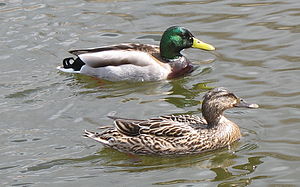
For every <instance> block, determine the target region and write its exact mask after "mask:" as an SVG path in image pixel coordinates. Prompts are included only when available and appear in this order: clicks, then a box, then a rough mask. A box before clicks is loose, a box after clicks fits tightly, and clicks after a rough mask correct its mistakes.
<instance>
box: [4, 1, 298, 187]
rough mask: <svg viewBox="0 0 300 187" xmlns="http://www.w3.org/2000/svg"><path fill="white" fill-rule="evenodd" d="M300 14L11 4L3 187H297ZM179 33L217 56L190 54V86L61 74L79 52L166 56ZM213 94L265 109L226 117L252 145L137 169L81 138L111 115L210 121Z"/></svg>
mask: <svg viewBox="0 0 300 187" xmlns="http://www.w3.org/2000/svg"><path fill="white" fill-rule="evenodd" d="M299 7H300V3H299V1H298V0H287V1H280V0H278V1H263V0H237V1H231V0H222V1H216V0H204V1H184V0H183V1H169V0H166V1H162V0H159V1H145V0H140V1H136V0H85V1H84V0H69V1H59V0H48V1H39V0H32V1H22V0H4V1H1V2H0V13H1V14H0V15H1V16H0V19H1V22H0V26H1V30H0V33H1V35H0V41H1V45H0V51H1V53H0V62H1V65H2V67H1V73H0V119H1V120H0V127H1V130H0V142H1V144H2V145H1V148H0V149H1V151H0V170H1V173H0V184H1V186H57V185H59V186H74V185H75V186H92V185H97V186H108V185H111V186H267V185H269V186H276V185H280V186H297V185H298V184H299V183H300V179H299V172H300V169H299V168H300V167H299V166H300V140H299V131H298V130H299V128H300V127H299V122H300V117H299V116H300V110H299V109H300V86H299V73H300V65H299V62H300V51H299V48H300V42H299V41H300V40H299V38H300V24H299V23H300V22H299V20H300V8H299ZM172 25H180V26H184V27H186V28H188V29H189V30H190V31H191V32H192V33H193V34H194V35H195V37H197V38H199V39H201V40H203V41H205V42H208V43H210V44H213V45H214V46H215V47H216V49H217V50H216V51H214V52H205V51H200V50H197V49H187V50H185V51H184V54H185V55H186V56H187V57H188V58H189V59H190V60H191V61H192V62H193V63H194V64H195V65H196V66H197V67H198V68H197V69H196V70H195V71H194V72H192V73H191V74H190V75H188V76H185V77H181V78H177V79H174V80H168V81H159V82H144V83H133V82H109V81H105V80H101V79H97V78H93V77H89V76H84V75H74V74H67V73H62V72H58V71H57V70H56V67H57V66H58V65H61V63H62V59H63V58H65V57H68V56H70V54H68V52H67V51H68V50H70V49H80V48H90V47H99V46H104V45H111V44H118V43H128V42H133V43H148V44H158V43H159V40H160V37H161V34H162V33H163V31H164V30H165V29H166V28H168V27H169V26H172ZM214 87H226V88H228V89H229V90H231V91H233V92H234V93H236V94H237V95H238V96H241V97H242V98H244V99H245V100H247V101H248V102H250V103H257V104H259V105H260V108H259V109H257V110H243V109H232V110H228V111H226V113H225V115H226V116H227V118H229V119H230V120H232V121H234V122H235V123H237V124H239V126H240V128H241V131H242V134H243V138H242V139H241V140H240V141H239V142H237V143H235V144H233V145H232V146H231V148H230V149H227V148H224V149H220V150H216V151H212V152H208V153H205V154H199V155H193V156H181V157H155V156H136V157H132V156H130V155H127V154H124V153H120V152H118V151H115V150H111V149H109V148H104V147H103V146H102V145H101V144H99V143H97V142H94V141H92V140H90V139H85V138H83V137H82V133H83V131H84V130H85V129H88V130H97V128H98V127H101V126H106V125H111V124H112V120H110V119H109V118H107V117H106V116H107V115H108V114H115V115H117V116H121V117H126V118H136V119H147V118H151V117H156V116H159V115H169V114H195V115H199V116H201V110H200V109H201V106H200V104H201V101H202V97H203V95H204V94H205V93H206V92H207V91H208V90H210V89H212V88H214ZM98 130H99V129H98ZM99 131H100V130H99Z"/></svg>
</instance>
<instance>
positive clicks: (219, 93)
mask: <svg viewBox="0 0 300 187" xmlns="http://www.w3.org/2000/svg"><path fill="white" fill-rule="evenodd" d="M203 98H204V100H203V103H202V114H203V117H204V118H205V119H206V120H207V122H208V123H209V124H214V123H216V122H217V121H218V120H219V118H220V117H221V116H222V115H223V112H224V111H225V110H226V109H230V108H234V107H240V108H258V105H257V104H249V103H247V102H245V101H244V100H243V99H242V98H239V97H237V96H236V95H234V94H233V93H232V92H229V91H228V90H227V89H225V88H222V87H221V88H215V89H213V90H211V91H209V92H208V93H206V94H205V95H204V97H203Z"/></svg>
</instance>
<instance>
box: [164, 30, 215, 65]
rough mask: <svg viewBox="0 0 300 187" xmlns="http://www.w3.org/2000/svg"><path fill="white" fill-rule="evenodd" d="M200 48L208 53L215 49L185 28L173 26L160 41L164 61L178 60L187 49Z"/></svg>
mask: <svg viewBox="0 0 300 187" xmlns="http://www.w3.org/2000/svg"><path fill="white" fill-rule="evenodd" d="M190 47H192V48H198V49H203V50H207V51H212V50H215V48H214V47H213V46H212V45H210V44H207V43H204V42H202V41H200V40H198V39H197V38H195V37H194V36H193V34H192V33H191V32H190V31H188V30H187V29H185V28H183V27H178V26H173V27H170V28H168V29H167V30H166V31H165V32H164V33H163V35H162V38H161V40H160V55H161V57H163V58H164V59H176V58H179V57H181V56H182V55H181V53H180V51H181V50H183V49H185V48H190Z"/></svg>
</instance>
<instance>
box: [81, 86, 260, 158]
mask: <svg viewBox="0 0 300 187" xmlns="http://www.w3.org/2000/svg"><path fill="white" fill-rule="evenodd" d="M233 107H244V108H258V105H257V104H248V103H246V102H245V101H244V100H242V99H241V98H238V97H237V96H235V95H234V94H233V93H231V92H229V91H227V90H226V89H225V88H215V89H213V90H212V91H210V92H208V93H207V94H205V96H204V100H203V103H202V114H203V118H200V117H198V116H193V115H179V116H174V115H171V116H160V117H158V118H152V119H148V120H135V119H124V118H117V117H111V118H112V119H114V124H115V127H112V128H109V129H107V130H105V131H104V132H101V133H96V132H91V131H87V130H85V133H84V136H85V137H88V138H92V139H94V140H96V141H98V142H100V143H102V144H103V145H104V146H107V147H111V148H114V149H117V150H119V151H121V152H127V153H133V154H143V155H146V154H154V155H171V154H174V155H182V154H195V153H201V152H204V151H210V150H214V149H218V148H222V147H226V146H229V145H230V144H231V143H233V142H235V141H237V140H239V139H240V137H241V133H240V129H239V127H238V126H237V125H236V124H235V123H234V122H232V121H230V120H228V119H227V118H226V117H225V116H224V115H223V112H224V111H225V110H226V109H229V108H233Z"/></svg>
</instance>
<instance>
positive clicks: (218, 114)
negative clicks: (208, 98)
mask: <svg viewBox="0 0 300 187" xmlns="http://www.w3.org/2000/svg"><path fill="white" fill-rule="evenodd" d="M202 115H203V117H204V119H205V120H206V121H207V124H208V127H209V128H214V127H217V126H218V125H219V124H220V120H221V119H222V117H223V118H225V117H224V116H223V110H215V109H214V108H213V107H210V106H206V105H205V104H204V105H203V106H202Z"/></svg>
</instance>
